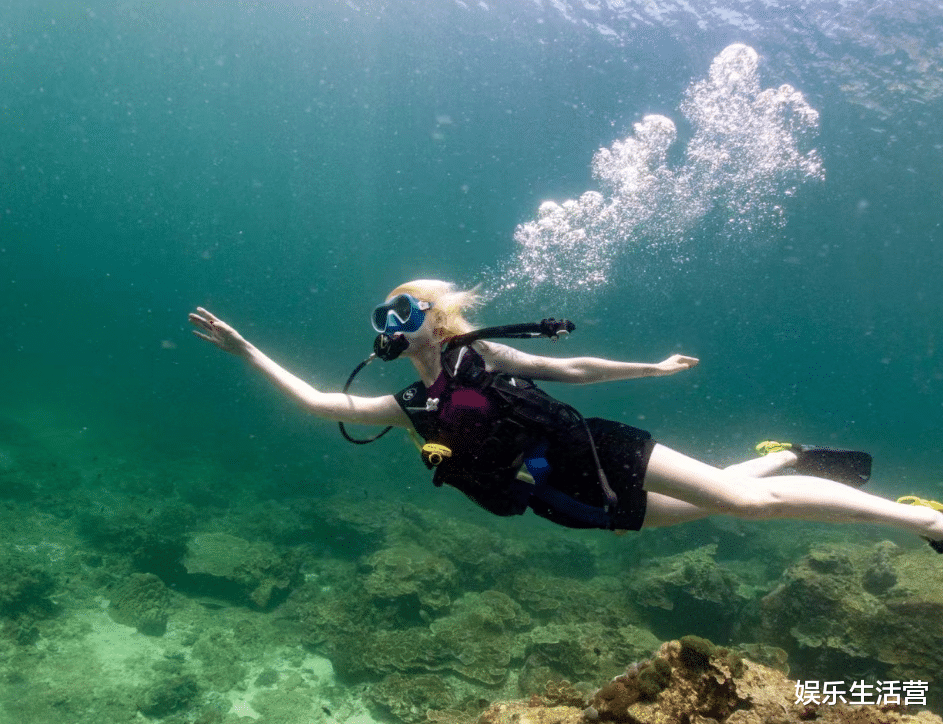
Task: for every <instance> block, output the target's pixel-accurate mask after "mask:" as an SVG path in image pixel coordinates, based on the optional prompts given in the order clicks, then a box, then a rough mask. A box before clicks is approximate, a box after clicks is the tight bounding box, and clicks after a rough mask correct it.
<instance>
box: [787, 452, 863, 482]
mask: <svg viewBox="0 0 943 724" xmlns="http://www.w3.org/2000/svg"><path fill="white" fill-rule="evenodd" d="M792 451H793V452H794V453H795V454H796V457H798V458H799V459H798V460H796V464H795V465H793V466H792V467H793V469H794V470H795V471H796V472H797V473H799V474H800V475H812V476H814V477H817V478H825V479H826V480H834V481H835V482H838V483H844V484H845V485H851V486H853V487H855V488H860V487H861V486H862V485H864V484H865V483H866V482H868V480H870V479H871V456H870V455H869V454H868V453H866V452H861V451H859V450H836V449H834V448H830V447H818V446H816V445H793V446H792Z"/></svg>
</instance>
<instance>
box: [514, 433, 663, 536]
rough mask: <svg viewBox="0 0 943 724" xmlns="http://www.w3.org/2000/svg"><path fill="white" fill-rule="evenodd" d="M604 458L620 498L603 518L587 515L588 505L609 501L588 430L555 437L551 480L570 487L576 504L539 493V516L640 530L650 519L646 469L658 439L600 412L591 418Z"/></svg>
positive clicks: (577, 525)
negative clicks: (541, 496) (554, 500)
mask: <svg viewBox="0 0 943 724" xmlns="http://www.w3.org/2000/svg"><path fill="white" fill-rule="evenodd" d="M586 423H587V424H588V425H589V430H590V432H591V433H592V436H593V442H594V444H595V445H596V452H597V454H598V455H599V461H600V463H602V468H603V470H604V471H605V473H606V477H607V478H608V481H609V487H611V488H612V490H613V492H614V493H615V494H616V497H617V498H618V499H619V505H618V507H617V509H616V510H615V511H614V512H612V511H610V515H609V516H608V518H607V519H606V520H605V522H603V521H602V520H601V517H602V515H601V513H600V514H599V515H592V514H590V515H581V514H580V511H584V510H585V509H584V508H583V507H582V506H588V507H589V508H591V509H596V510H597V511H599V510H601V509H602V508H603V507H604V506H605V505H606V497H605V494H604V493H603V490H602V486H601V485H600V482H599V477H598V475H597V473H596V464H595V461H594V460H593V455H592V450H591V449H590V447H589V441H588V439H587V438H586V434H585V432H583V433H582V434H579V433H576V434H573V435H572V436H570V437H568V438H566V439H565V440H552V441H551V442H550V447H549V449H548V450H547V453H546V457H547V462H548V463H550V473H549V475H548V476H547V478H546V480H545V482H546V484H547V485H549V486H550V487H551V488H553V489H555V490H558V491H560V492H561V493H564V494H565V495H566V496H567V497H569V498H571V499H572V500H574V501H575V502H576V505H570V506H567V505H560V504H554V503H552V502H547V501H546V500H540V499H537V498H536V497H535V498H533V499H532V500H531V502H530V507H531V509H532V510H533V511H534V512H535V513H536V514H537V515H539V516H541V517H543V518H546V519H547V520H551V521H553V522H554V523H557V524H559V525H563V526H566V527H568V528H613V529H622V530H640V529H641V527H642V523H643V522H644V521H645V508H646V504H647V495H646V493H645V491H644V490H643V489H642V485H643V484H644V483H645V471H646V469H647V468H648V459H649V457H651V454H652V449H653V448H654V447H655V441H654V440H653V439H652V436H651V434H650V433H648V432H646V431H645V430H640V429H638V428H637V427H632V426H631V425H625V424H623V423H621V422H614V421H613V420H604V419H602V418H598V417H590V418H587V420H586Z"/></svg>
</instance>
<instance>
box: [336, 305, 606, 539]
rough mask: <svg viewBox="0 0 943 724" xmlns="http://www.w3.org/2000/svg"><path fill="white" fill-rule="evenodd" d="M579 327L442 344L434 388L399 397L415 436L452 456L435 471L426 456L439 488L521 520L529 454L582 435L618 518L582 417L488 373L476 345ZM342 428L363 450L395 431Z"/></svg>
mask: <svg viewBox="0 0 943 724" xmlns="http://www.w3.org/2000/svg"><path fill="white" fill-rule="evenodd" d="M575 328H576V325H574V324H573V323H572V322H570V321H568V320H556V319H544V320H541V321H540V322H530V323H524V324H514V325H504V326H500V327H489V328H485V329H479V330H475V331H473V332H469V333H467V334H462V335H458V336H455V337H452V338H451V339H449V340H447V341H446V343H445V344H444V345H443V348H442V356H441V366H442V373H441V374H440V376H439V378H438V379H437V380H436V382H435V383H433V385H432V387H431V388H426V386H425V384H424V383H423V382H421V381H418V382H415V383H413V384H412V385H410V386H409V387H407V388H405V389H404V390H402V391H400V392H399V393H397V394H396V395H395V398H396V401H397V402H398V403H399V405H400V407H401V408H402V409H403V411H404V412H405V413H406V415H407V416H408V417H409V419H410V422H412V424H413V427H414V428H415V429H416V432H418V433H419V435H420V436H422V438H423V439H424V440H426V441H427V443H434V445H435V446H436V448H437V449H442V450H445V451H447V452H448V454H447V455H446V454H438V453H436V455H435V458H436V460H435V463H434V464H432V463H430V460H429V456H427V455H424V456H423V457H424V461H425V462H426V464H427V466H428V467H430V468H431V467H435V474H434V476H433V483H434V484H435V485H436V486H442V485H446V484H448V485H451V486H453V487H455V488H457V489H458V490H460V491H461V492H462V493H464V494H465V495H467V496H468V497H469V498H471V499H472V500H474V501H475V502H476V503H478V504H479V505H480V506H481V507H483V508H485V509H486V510H488V511H490V512H491V513H494V514H496V515H501V516H510V515H521V514H523V513H524V512H525V511H526V510H527V507H528V501H529V500H530V496H531V494H532V493H533V491H534V485H533V483H530V482H527V481H525V480H521V479H519V478H518V472H519V471H520V470H521V468H522V465H523V464H524V462H525V458H526V457H527V456H528V454H531V453H534V452H535V451H537V450H540V449H545V448H546V447H547V446H548V445H554V444H556V443H558V441H564V440H567V439H572V438H573V437H574V436H577V437H582V436H585V439H586V442H587V443H588V447H589V449H590V451H591V453H592V458H593V461H594V464H595V468H596V473H597V478H598V480H599V483H600V486H601V488H602V490H603V493H604V496H605V499H606V501H607V504H606V506H605V508H604V511H605V513H606V516H607V517H608V515H609V513H610V511H611V512H615V510H616V508H617V506H618V502H619V501H618V499H617V497H616V495H615V493H614V492H613V490H612V488H611V487H610V486H609V483H608V480H607V479H606V474H605V472H604V471H603V469H602V465H601V463H600V461H599V456H598V454H597V452H596V447H595V444H594V442H593V437H592V433H591V432H590V429H589V427H588V425H587V423H586V420H585V419H584V418H583V416H582V415H581V414H580V413H579V412H578V411H577V410H575V409H574V408H573V407H571V406H570V405H567V404H566V403H564V402H561V401H560V400H557V399H555V398H553V397H551V396H550V395H548V394H547V393H546V392H544V391H543V390H541V389H540V388H539V387H537V385H535V384H534V383H533V381H532V380H529V379H527V378H523V377H517V376H513V375H509V374H506V373H503V372H493V371H489V370H488V369H487V367H486V364H485V361H484V359H483V358H482V356H481V355H480V354H479V353H478V352H477V351H476V350H475V349H474V348H473V347H472V346H471V345H472V344H473V343H474V342H476V341H478V340H482V339H495V338H498V339H506V338H511V339H524V338H533V337H548V338H550V339H552V340H555V339H557V338H558V337H559V336H560V335H564V334H568V333H570V332H572V331H573V330H574V329H575ZM381 336H382V335H381ZM378 339H379V338H378ZM376 347H377V345H375V346H374V348H375V349H376ZM376 356H377V353H376V352H375V353H374V354H373V355H371V356H370V357H368V358H367V359H365V360H364V361H363V362H361V363H360V365H359V366H358V367H356V368H355V369H354V371H353V372H352V373H351V375H350V377H349V378H348V380H347V384H346V385H345V386H344V392H346V391H347V390H348V389H349V388H350V385H351V383H352V382H353V379H354V377H355V376H356V375H357V373H358V372H359V371H360V370H361V369H363V367H364V366H366V365H367V364H368V363H369V362H370V361H371V360H372V359H373V358H374V357H376ZM393 357H395V355H394V356H391V357H381V359H387V358H388V359H392V358H393ZM430 391H431V392H432V394H430ZM339 426H340V430H341V433H342V434H343V435H344V437H345V438H346V439H347V440H349V441H350V442H354V443H358V444H363V443H368V442H372V441H373V440H376V439H378V438H379V437H381V436H383V435H384V434H386V433H387V432H388V431H389V430H390V429H391V428H389V427H388V428H386V429H384V430H383V431H382V432H380V433H379V434H378V435H375V436H374V437H371V438H366V439H357V438H353V437H351V436H350V435H349V434H348V433H347V431H346V430H345V428H344V425H343V423H339ZM427 447H429V446H428V445H427ZM528 462H532V461H528ZM528 467H530V466H528ZM603 527H609V526H603Z"/></svg>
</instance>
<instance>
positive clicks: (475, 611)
mask: <svg viewBox="0 0 943 724" xmlns="http://www.w3.org/2000/svg"><path fill="white" fill-rule="evenodd" d="M529 625H530V617H529V616H528V615H527V614H526V613H525V612H524V610H523V609H522V608H521V607H520V605H519V604H518V603H517V602H516V601H514V600H513V599H512V598H510V597H509V596H507V595H506V594H504V593H501V592H499V591H484V592H482V593H466V594H465V595H464V596H462V597H461V598H460V599H458V600H457V601H456V602H455V604H454V605H453V607H452V613H450V614H449V615H448V616H446V617H445V618H441V619H437V620H436V621H433V622H432V623H431V624H430V625H429V630H430V631H431V633H432V635H433V640H434V642H435V644H436V645H437V646H438V647H439V649H440V650H441V651H442V652H443V653H444V654H445V660H446V665H447V667H448V668H450V669H452V670H453V671H455V672H457V673H459V674H461V675H462V676H466V677H468V678H469V679H474V680H475V681H480V682H481V683H483V684H489V685H496V684H500V683H502V682H503V681H504V680H505V679H506V678H507V675H508V667H509V666H510V664H511V649H512V644H513V641H514V632H515V631H518V630H521V629H523V628H526V627H527V626H529Z"/></svg>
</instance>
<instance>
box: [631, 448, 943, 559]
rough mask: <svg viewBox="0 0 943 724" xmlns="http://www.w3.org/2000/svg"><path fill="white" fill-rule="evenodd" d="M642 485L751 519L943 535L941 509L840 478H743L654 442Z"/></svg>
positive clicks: (649, 489) (689, 501) (650, 489)
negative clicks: (896, 500) (880, 526)
mask: <svg viewBox="0 0 943 724" xmlns="http://www.w3.org/2000/svg"><path fill="white" fill-rule="evenodd" d="M644 488H645V490H647V491H649V492H652V493H661V494H662V495H667V496H669V497H672V498H678V499H680V500H683V501H686V502H688V503H690V504H692V505H695V506H697V507H699V508H704V509H705V510H709V511H711V513H726V514H729V515H734V516H737V517H738V518H746V519H751V520H766V519H773V518H795V519H799V520H813V521H822V522H831V523H880V524H884V525H890V526H894V527H896V528H901V529H904V530H909V531H911V532H913V533H916V534H918V535H924V536H927V537H929V538H931V539H933V540H943V513H940V512H937V511H935V510H932V509H930V508H925V507H921V506H911V505H903V504H900V503H894V502H892V501H890V500H885V499H884V498H879V497H877V496H876V495H871V494H870V493H865V492H863V491H861V490H858V489H856V488H852V487H850V486H848V485H843V484H842V483H836V482H833V481H831V480H825V479H824V478H813V477H810V476H806V475H776V476H773V477H769V478H746V477H743V476H741V475H737V474H736V473H731V472H728V471H726V470H721V469H719V468H715V467H713V466H711V465H708V464H706V463H702V462H700V461H699V460H695V459H694V458H690V457H688V456H687V455H682V454H681V453H679V452H676V451H674V450H671V449H670V448H667V447H665V446H664V445H655V448H654V450H652V455H651V458H650V459H649V463H648V469H647V471H646V474H645V484H644Z"/></svg>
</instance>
